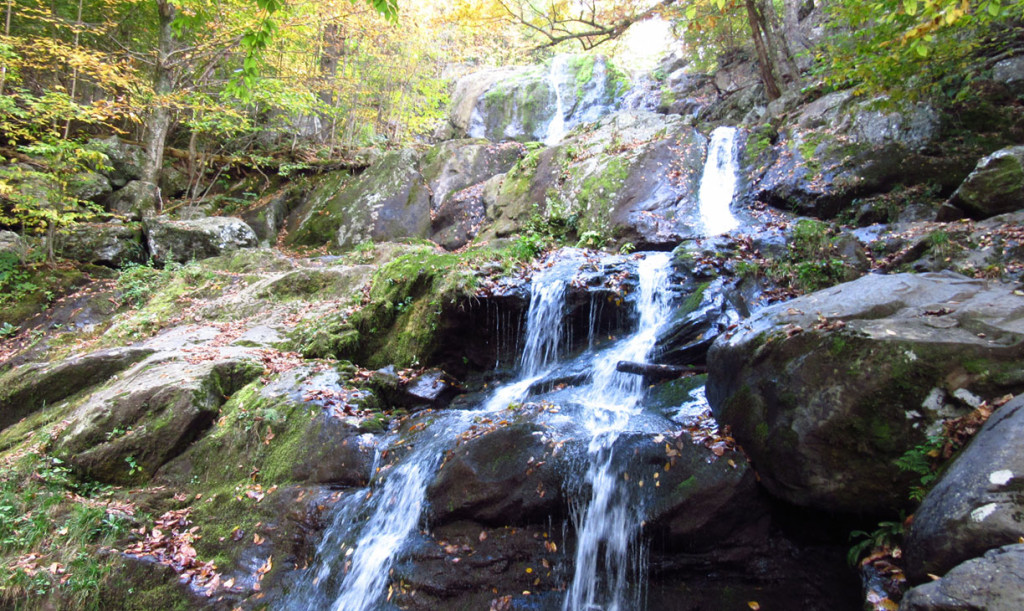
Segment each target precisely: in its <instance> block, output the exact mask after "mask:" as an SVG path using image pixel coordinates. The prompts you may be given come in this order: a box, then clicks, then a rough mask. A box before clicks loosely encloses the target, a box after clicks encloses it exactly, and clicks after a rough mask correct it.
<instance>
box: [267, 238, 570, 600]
mask: <svg viewBox="0 0 1024 611" xmlns="http://www.w3.org/2000/svg"><path fill="white" fill-rule="evenodd" d="M579 266H580V261H579V260H578V259H574V258H569V259H563V260H561V261H558V262H556V263H555V264H554V265H552V266H551V267H550V268H548V269H545V270H543V271H541V272H538V274H537V275H536V276H535V277H534V280H533V287H532V295H531V300H530V309H529V312H528V316H527V329H526V333H527V341H526V347H525V351H524V354H523V359H522V366H523V374H522V376H521V377H520V379H519V380H518V381H516V382H514V383H511V384H506V385H504V386H502V387H500V388H498V389H497V390H495V392H494V393H493V394H492V396H491V397H490V398H489V399H488V400H487V401H486V402H485V403H484V405H483V406H481V407H480V408H479V409H477V410H472V411H456V410H451V411H449V412H445V413H443V414H441V415H440V416H439V417H438V419H437V421H436V422H434V423H432V424H430V425H429V426H428V427H426V428H425V429H424V430H422V431H421V432H419V433H418V434H417V435H416V436H415V438H414V439H413V442H412V444H411V445H412V447H413V450H412V452H411V453H410V454H409V455H408V456H405V457H404V458H402V460H401V461H400V462H399V463H398V465H397V466H396V467H394V468H393V469H391V470H390V471H386V472H385V473H384V475H383V476H382V477H381V478H380V479H379V480H378V481H377V482H376V483H375V485H373V486H371V487H370V489H369V490H368V491H366V492H363V491H360V492H359V493H356V494H353V495H350V496H349V497H348V498H346V499H345V500H343V501H341V502H339V504H338V506H337V507H336V508H335V511H334V515H335V517H334V521H333V523H332V524H331V526H330V527H328V529H327V531H326V532H325V534H324V539H323V541H322V542H321V543H320V545H319V546H318V548H317V553H316V558H317V560H316V566H315V567H314V568H313V569H311V570H310V571H309V572H308V573H307V579H306V580H305V581H304V582H303V583H301V584H299V587H298V588H297V590H296V593H295V594H294V595H293V596H292V597H291V598H290V599H289V601H288V602H287V603H286V605H285V606H286V607H287V608H289V609H305V610H308V611H314V610H319V609H332V610H334V611H365V610H367V609H372V608H374V607H375V605H376V604H377V602H378V601H379V599H380V597H381V595H382V594H383V591H384V587H385V585H386V584H387V582H388V580H389V578H390V571H391V567H392V566H393V565H394V562H395V559H396V558H397V557H398V555H399V554H400V553H401V551H402V546H403V544H404V543H405V541H406V540H408V538H409V535H410V534H412V532H413V530H414V529H415V528H416V526H417V525H418V524H419V521H420V515H421V513H422V510H423V503H424V501H425V499H426V492H427V486H428V485H429V484H430V481H431V480H432V478H433V476H434V475H435V473H436V472H437V467H438V465H439V464H440V461H441V457H442V456H443V455H444V451H445V450H446V449H447V448H448V446H449V445H450V444H451V442H452V440H454V439H455V438H456V437H457V436H458V435H459V434H461V433H462V432H464V431H465V430H466V429H467V428H469V426H470V425H471V424H472V423H473V421H474V418H476V417H479V416H480V415H481V414H482V413H490V412H495V411H498V410H501V409H505V408H506V407H508V405H509V404H510V403H513V402H516V401H521V400H522V399H523V398H524V397H525V396H526V393H527V390H528V389H529V388H530V386H531V385H532V384H533V383H534V382H536V381H537V380H538V379H539V378H540V377H541V375H542V374H543V372H544V370H545V367H547V366H548V365H550V364H552V363H554V358H555V357H556V356H557V354H558V345H559V343H560V342H561V341H562V316H563V311H564V309H565V286H566V285H567V284H568V282H569V280H570V279H571V278H572V276H573V275H574V274H575V272H576V270H577V269H579ZM388 441H389V444H388V445H391V444H392V443H393V442H395V441H397V435H394V436H392V437H391V439H389V440H388ZM353 539H355V541H354V544H353V542H352V540H353ZM338 571H341V572H343V575H338V574H336V572H338ZM338 582H340V583H338ZM332 586H334V587H335V588H336V589H335V592H334V593H331V592H330V591H328V590H329V589H330V588H331V587H332Z"/></svg>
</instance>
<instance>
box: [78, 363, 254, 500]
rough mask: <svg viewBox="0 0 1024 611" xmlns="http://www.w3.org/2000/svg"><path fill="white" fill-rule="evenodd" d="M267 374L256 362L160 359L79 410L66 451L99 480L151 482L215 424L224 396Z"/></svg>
mask: <svg viewBox="0 0 1024 611" xmlns="http://www.w3.org/2000/svg"><path fill="white" fill-rule="evenodd" d="M261 371H262V367H256V366H254V365H253V364H252V362H251V361H244V360H237V359H227V360H216V361H201V362H198V363H189V362H187V361H185V360H179V359H177V358H174V357H173V356H168V355H161V354H157V355H154V356H152V357H150V359H148V360H145V361H142V362H140V363H138V364H137V365H135V366H134V367H132V368H131V369H129V370H128V371H126V372H124V373H123V374H122V375H121V377H120V378H119V379H115V380H113V381H112V382H111V383H110V384H108V385H107V386H106V387H104V388H103V389H102V390H99V391H97V392H95V393H93V394H92V395H91V396H90V397H89V398H88V400H87V401H85V402H84V403H83V404H82V405H80V406H79V407H77V408H76V409H75V411H74V412H73V413H72V414H71V416H70V417H69V420H70V421H71V424H70V426H69V427H68V428H67V430H66V431H65V432H64V434H63V435H62V436H61V440H60V442H59V447H60V452H61V454H62V455H63V456H64V457H65V458H66V459H67V460H68V461H69V462H70V463H71V465H72V466H73V467H74V468H75V469H78V470H80V471H81V472H82V473H83V474H85V475H87V476H88V477H91V478H93V479H96V480H98V481H101V482H107V483H129V482H139V481H146V480H148V479H149V478H150V477H152V476H153V474H154V473H156V471H157V469H158V468H160V467H161V466H162V465H163V464H164V463H166V462H167V461H169V460H170V459H172V458H174V457H175V456H177V455H178V454H180V453H181V452H182V451H184V450H185V448H186V447H187V446H188V444H189V443H191V442H192V441H193V440H194V439H196V438H197V437H198V436H199V435H200V434H201V433H202V432H203V431H204V430H205V429H206V428H208V427H209V426H210V424H212V423H213V420H214V418H215V416H216V414H217V410H218V408H219V407H220V405H221V404H223V403H224V401H225V397H226V396H228V395H230V394H231V393H233V392H234V391H235V390H236V389H238V388H241V387H242V386H244V385H245V384H246V383H248V382H249V381H250V380H252V379H253V378H254V377H256V376H257V375H259V373H260V372H261Z"/></svg>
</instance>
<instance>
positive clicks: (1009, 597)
mask: <svg viewBox="0 0 1024 611" xmlns="http://www.w3.org/2000/svg"><path fill="white" fill-rule="evenodd" d="M1021 608H1024V545H1022V544H1016V545H1006V546H1004V547H1000V548H998V549H993V550H990V551H988V552H986V553H985V555H984V556H982V557H981V558H974V559H972V560H968V561H966V562H964V563H963V564H960V565H958V566H956V567H954V568H953V569H952V570H951V571H949V572H948V573H946V575H945V576H944V577H943V578H942V579H939V580H938V581H932V582H930V583H926V584H924V585H921V586H918V587H916V588H913V589H911V590H910V591H909V592H907V593H906V595H905V596H904V597H903V600H902V601H901V602H900V611H973V610H974V609H986V610H987V611H1014V610H1016V609H1021Z"/></svg>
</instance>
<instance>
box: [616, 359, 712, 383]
mask: <svg viewBox="0 0 1024 611" xmlns="http://www.w3.org/2000/svg"><path fill="white" fill-rule="evenodd" d="M615 370H616V371H621V372H622V373H633V374H636V375H641V376H644V377H645V378H647V380H648V381H650V382H665V381H668V380H674V379H676V378H681V377H683V376H685V375H688V374H696V373H707V370H708V368H707V367H706V366H703V365H685V366H679V365H657V364H654V363H637V362H635V361H619V362H618V364H616V365H615Z"/></svg>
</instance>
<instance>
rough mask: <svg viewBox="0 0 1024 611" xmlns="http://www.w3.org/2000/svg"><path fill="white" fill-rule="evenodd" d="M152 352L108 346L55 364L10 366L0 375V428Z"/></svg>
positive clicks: (144, 349) (132, 363)
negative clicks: (109, 347)
mask: <svg viewBox="0 0 1024 611" xmlns="http://www.w3.org/2000/svg"><path fill="white" fill-rule="evenodd" d="M152 353H153V351H152V350H151V349H148V348H141V347H125V348H111V349H109V350H100V351H98V352H92V353H90V354H86V355H82V356H76V357H72V358H70V359H67V360H64V361H60V362H58V363H55V364H46V363H31V364H27V365H23V366H21V367H18V368H16V369H12V370H10V371H8V372H6V373H4V374H3V375H2V376H0V429H3V428H5V427H8V426H10V425H11V424H14V423H15V422H17V421H18V420H20V419H22V418H24V417H25V416H27V415H29V414H31V413H32V412H34V411H35V410H37V409H40V408H41V407H43V406H46V405H54V404H56V403H59V402H60V401H63V400H64V399H67V398H68V397H71V396H72V395H75V394H77V393H79V392H82V391H83V390H86V389H88V388H91V387H93V386H96V385H98V384H102V383H103V382H105V381H107V380H109V379H110V378H111V376H113V375H114V374H116V373H118V372H121V371H124V370H125V369H127V368H129V367H131V366H132V365H134V364H135V363H137V362H139V361H141V360H142V359H144V358H146V357H147V356H149V355H150V354H152Z"/></svg>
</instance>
